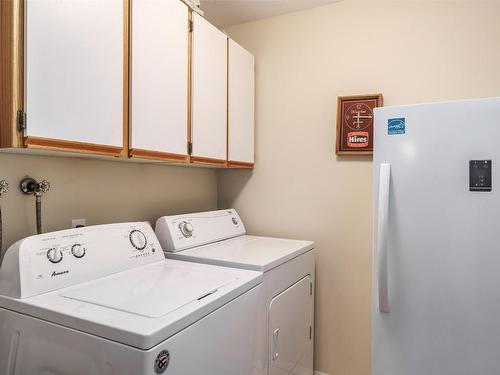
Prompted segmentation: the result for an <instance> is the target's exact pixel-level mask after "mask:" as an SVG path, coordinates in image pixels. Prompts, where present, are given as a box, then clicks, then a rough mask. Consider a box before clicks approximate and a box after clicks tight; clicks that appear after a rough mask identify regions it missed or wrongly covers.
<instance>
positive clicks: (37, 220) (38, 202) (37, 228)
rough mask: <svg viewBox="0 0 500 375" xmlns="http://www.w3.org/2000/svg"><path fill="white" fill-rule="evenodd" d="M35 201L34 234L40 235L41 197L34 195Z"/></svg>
mask: <svg viewBox="0 0 500 375" xmlns="http://www.w3.org/2000/svg"><path fill="white" fill-rule="evenodd" d="M35 200H36V203H35V205H36V233H37V234H42V195H41V194H35Z"/></svg>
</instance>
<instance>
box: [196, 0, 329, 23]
mask: <svg viewBox="0 0 500 375" xmlns="http://www.w3.org/2000/svg"><path fill="white" fill-rule="evenodd" d="M337 1H339V0H201V9H202V10H203V11H204V12H205V17H206V18H207V19H208V20H209V21H210V22H212V23H213V24H215V25H216V26H218V27H220V28H224V27H228V26H232V25H237V24H239V23H245V22H251V21H256V20H260V19H263V18H268V17H273V16H278V15H281V14H285V13H291V12H297V11H299V10H304V9H310V8H315V7H318V6H321V5H326V4H331V3H335V2H337Z"/></svg>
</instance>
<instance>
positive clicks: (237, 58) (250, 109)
mask: <svg viewBox="0 0 500 375" xmlns="http://www.w3.org/2000/svg"><path fill="white" fill-rule="evenodd" d="M228 53H229V57H228V69H229V75H228V76H229V84H228V89H229V92H228V95H229V101H228V104H229V105H228V162H229V166H230V167H246V168H252V167H253V165H254V57H253V55H252V54H250V53H249V52H248V51H246V50H245V49H244V48H242V47H241V46H240V45H238V43H236V42H235V41H233V40H229V52H228Z"/></svg>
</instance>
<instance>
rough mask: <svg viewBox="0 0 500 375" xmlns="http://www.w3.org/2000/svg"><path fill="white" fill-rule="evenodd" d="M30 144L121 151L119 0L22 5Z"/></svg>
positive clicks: (33, 0)
mask: <svg viewBox="0 0 500 375" xmlns="http://www.w3.org/2000/svg"><path fill="white" fill-rule="evenodd" d="M25 4H26V5H25V34H24V35H25V111H26V114H27V130H26V134H25V135H27V136H28V140H27V143H28V144H30V138H32V139H33V142H34V143H36V142H37V141H35V139H49V140H60V141H62V142H64V141H73V142H85V143H90V144H98V145H106V146H113V147H114V148H119V149H121V148H122V147H123V118H124V116H123V103H124V45H125V32H124V27H125V26H124V21H125V17H124V15H125V14H126V13H125V12H126V9H125V6H126V5H125V2H124V1H123V0H104V1H88V0H71V1H70V0H27V1H25Z"/></svg>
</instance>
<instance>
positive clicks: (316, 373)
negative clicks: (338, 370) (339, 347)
mask: <svg viewBox="0 0 500 375" xmlns="http://www.w3.org/2000/svg"><path fill="white" fill-rule="evenodd" d="M314 375H329V374H327V373H326V372H319V371H314Z"/></svg>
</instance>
